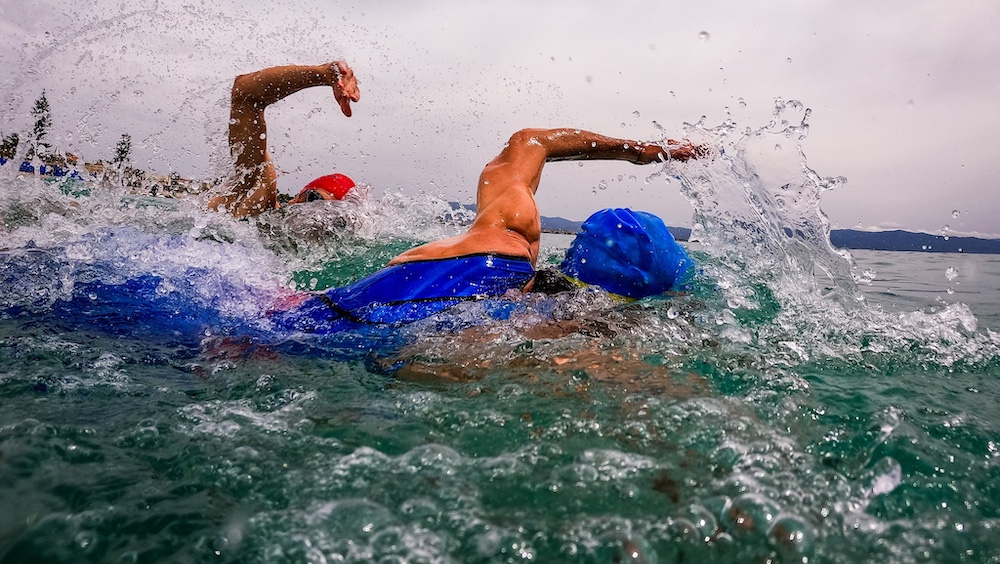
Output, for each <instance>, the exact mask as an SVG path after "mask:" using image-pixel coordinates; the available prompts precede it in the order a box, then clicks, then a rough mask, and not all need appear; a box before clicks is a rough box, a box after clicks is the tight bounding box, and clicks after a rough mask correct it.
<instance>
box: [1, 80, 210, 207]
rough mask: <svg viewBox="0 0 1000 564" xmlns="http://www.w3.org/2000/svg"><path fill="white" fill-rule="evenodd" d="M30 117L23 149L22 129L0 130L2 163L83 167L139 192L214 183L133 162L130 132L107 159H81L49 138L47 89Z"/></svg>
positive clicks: (47, 170)
mask: <svg viewBox="0 0 1000 564" xmlns="http://www.w3.org/2000/svg"><path fill="white" fill-rule="evenodd" d="M31 117H32V119H33V121H34V123H33V126H32V129H31V131H30V132H28V133H27V134H26V135H25V137H26V139H25V140H24V147H23V149H24V151H23V152H22V153H19V152H18V149H21V148H22V147H21V134H20V133H18V132H11V133H8V134H6V135H3V134H2V133H0V164H5V163H7V162H12V163H19V167H20V171H21V172H24V173H31V174H40V175H43V176H60V177H61V176H67V175H68V176H71V177H76V178H84V175H83V174H81V171H82V173H84V174H85V175H86V176H89V177H90V178H93V179H97V180H100V181H103V182H108V183H112V184H118V185H120V186H123V187H125V188H127V189H129V190H131V191H132V192H133V193H136V194H144V195H151V196H166V197H173V196H179V195H183V194H194V193H199V192H203V191H205V190H207V189H209V188H211V187H212V186H213V185H214V183H211V182H194V181H192V180H188V179H186V178H182V177H181V175H180V174H178V173H177V172H170V173H168V174H156V173H151V172H149V171H146V170H143V169H140V168H137V167H135V166H133V165H132V136H131V135H129V134H128V133H122V135H121V137H120V138H119V140H118V143H117V145H115V149H114V157H113V158H112V159H111V160H110V161H108V162H105V161H104V160H103V159H101V160H97V161H94V162H83V163H81V162H80V159H79V157H77V155H75V154H73V153H68V152H64V151H61V150H59V149H58V148H54V147H53V146H52V144H51V143H50V142H49V140H48V139H49V133H50V131H51V129H52V110H51V107H50V105H49V100H48V98H47V97H46V96H45V91H44V90H43V91H42V94H41V96H39V97H38V99H37V100H35V104H34V106H32V108H31ZM36 167H37V169H36ZM81 169H82V170H81Z"/></svg>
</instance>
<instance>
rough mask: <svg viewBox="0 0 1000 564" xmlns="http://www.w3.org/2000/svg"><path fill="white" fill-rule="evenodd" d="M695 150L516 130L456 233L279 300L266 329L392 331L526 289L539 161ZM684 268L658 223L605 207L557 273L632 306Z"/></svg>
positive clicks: (643, 160) (653, 157)
mask: <svg viewBox="0 0 1000 564" xmlns="http://www.w3.org/2000/svg"><path fill="white" fill-rule="evenodd" d="M703 153H704V150H703V149H701V148H698V147H694V146H693V145H691V144H689V143H684V144H679V143H678V144H674V145H673V146H668V148H663V147H660V146H658V145H652V144H646V143H642V142H639V141H633V140H627V139H618V138H613V137H606V136H604V135H599V134H597V133H592V132H589V131H583V130H579V129H522V130H521V131H518V132H516V133H514V135H512V136H511V138H510V140H509V141H508V142H507V144H506V145H505V146H504V148H503V150H502V151H501V152H500V154H499V155H497V156H496V157H495V158H494V159H493V160H492V161H490V162H489V163H488V164H487V165H486V167H485V168H484V169H483V172H482V173H481V174H480V177H479V183H478V187H477V192H476V216H475V219H474V220H473V223H472V225H471V226H470V227H469V229H468V230H467V231H466V232H465V233H463V234H461V235H457V236H455V237H450V238H447V239H443V240H439V241H433V242H430V243H426V244H424V245H420V246H418V247H416V248H413V249H410V250H408V251H405V252H403V253H401V254H400V255H398V256H397V257H395V258H394V259H392V260H391V261H389V264H388V266H387V267H386V268H384V269H382V270H380V271H378V272H376V273H374V274H372V275H370V276H368V277H365V278H363V279H361V280H360V281H358V282H355V283H353V284H351V285H348V286H345V287H341V288H333V289H331V290H327V291H325V292H322V293H317V294H312V293H303V294H299V295H298V298H297V299H292V300H289V299H287V298H286V301H284V302H283V303H281V304H276V307H275V308H274V309H275V313H274V315H273V319H274V321H275V323H276V328H278V329H284V330H288V331H295V332H302V333H316V334H332V333H339V332H346V331H353V330H355V329H357V328H358V327H359V326H363V325H370V326H381V327H384V326H390V327H392V326H401V325H405V324H408V323H412V322H415V321H418V320H422V319H427V318H429V317H431V316H434V315H435V314H437V313H440V312H443V311H445V310H447V309H449V308H451V307H454V306H455V305H457V304H459V303H461V302H463V301H471V300H481V299H484V298H499V297H502V296H504V295H505V294H506V293H507V292H509V291H511V290H515V291H528V290H531V289H532V287H533V284H534V282H535V277H536V276H535V275H536V272H535V264H536V262H537V260H538V252H539V242H540V240H541V218H540V217H539V213H538V207H537V206H536V204H535V197H534V196H535V192H536V191H537V190H538V186H539V183H540V182H541V177H542V169H543V167H544V166H545V164H546V163H547V162H552V161H564V160H624V161H629V162H632V163H635V164H637V165H646V164H652V163H657V162H661V161H662V160H665V159H675V160H681V161H686V160H688V159H691V158H696V157H698V156H701V155H702V154H703ZM690 265H691V261H690V259H689V258H688V256H687V254H686V252H685V251H684V249H683V248H682V247H681V246H680V245H678V244H677V242H676V241H674V239H673V237H672V236H671V235H670V232H669V231H668V230H667V227H666V225H664V224H663V221H662V220H661V219H660V218H658V217H656V216H654V215H652V214H648V213H644V212H634V211H632V210H628V209H606V210H601V211H599V212H597V213H595V214H594V215H592V216H591V217H590V218H589V219H588V220H587V221H586V222H584V224H583V228H582V231H581V233H580V234H578V235H577V237H576V238H575V239H574V241H573V243H572V244H571V246H570V249H569V250H568V251H567V255H566V259H565V260H564V261H563V262H562V264H561V265H560V270H561V273H562V276H563V277H564V278H565V279H567V280H571V281H572V282H574V283H577V284H580V285H583V284H591V285H597V286H600V287H602V288H604V289H605V290H607V291H608V292H610V293H612V294H616V295H618V296H621V297H623V298H626V299H641V298H644V297H647V296H653V295H659V294H663V293H665V292H667V291H669V290H671V289H673V288H675V287H676V285H677V284H679V283H680V282H681V281H682V279H683V278H684V276H685V274H686V273H687V271H688V269H689V267H690ZM501 315H502V314H501Z"/></svg>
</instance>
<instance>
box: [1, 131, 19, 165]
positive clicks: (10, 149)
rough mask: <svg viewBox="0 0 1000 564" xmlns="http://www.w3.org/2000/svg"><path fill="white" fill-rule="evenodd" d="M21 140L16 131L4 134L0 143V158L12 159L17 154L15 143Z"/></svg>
mask: <svg viewBox="0 0 1000 564" xmlns="http://www.w3.org/2000/svg"><path fill="white" fill-rule="evenodd" d="M20 141H21V138H20V136H19V135H18V134H17V133H11V134H10V135H5V136H4V138H3V142H2V143H0V158H4V159H13V158H14V157H15V156H16V155H17V145H18V143H19V142H20Z"/></svg>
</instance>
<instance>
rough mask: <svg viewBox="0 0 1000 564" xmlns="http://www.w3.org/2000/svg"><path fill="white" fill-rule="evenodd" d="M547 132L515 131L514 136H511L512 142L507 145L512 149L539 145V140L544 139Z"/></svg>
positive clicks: (536, 130)
mask: <svg viewBox="0 0 1000 564" xmlns="http://www.w3.org/2000/svg"><path fill="white" fill-rule="evenodd" d="M547 131H548V130H547V129H535V128H525V129H521V130H519V131H515V132H514V134H513V135H511V136H510V140H509V141H508V142H507V145H508V146H510V147H518V146H526V145H530V144H533V143H534V144H538V143H539V138H540V137H543V136H544V135H545V133H546V132H547Z"/></svg>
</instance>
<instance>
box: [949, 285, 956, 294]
mask: <svg viewBox="0 0 1000 564" xmlns="http://www.w3.org/2000/svg"><path fill="white" fill-rule="evenodd" d="M954 293H955V289H954V288H952V287H951V286H949V287H948V295H949V296H950V295H952V294H954Z"/></svg>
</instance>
